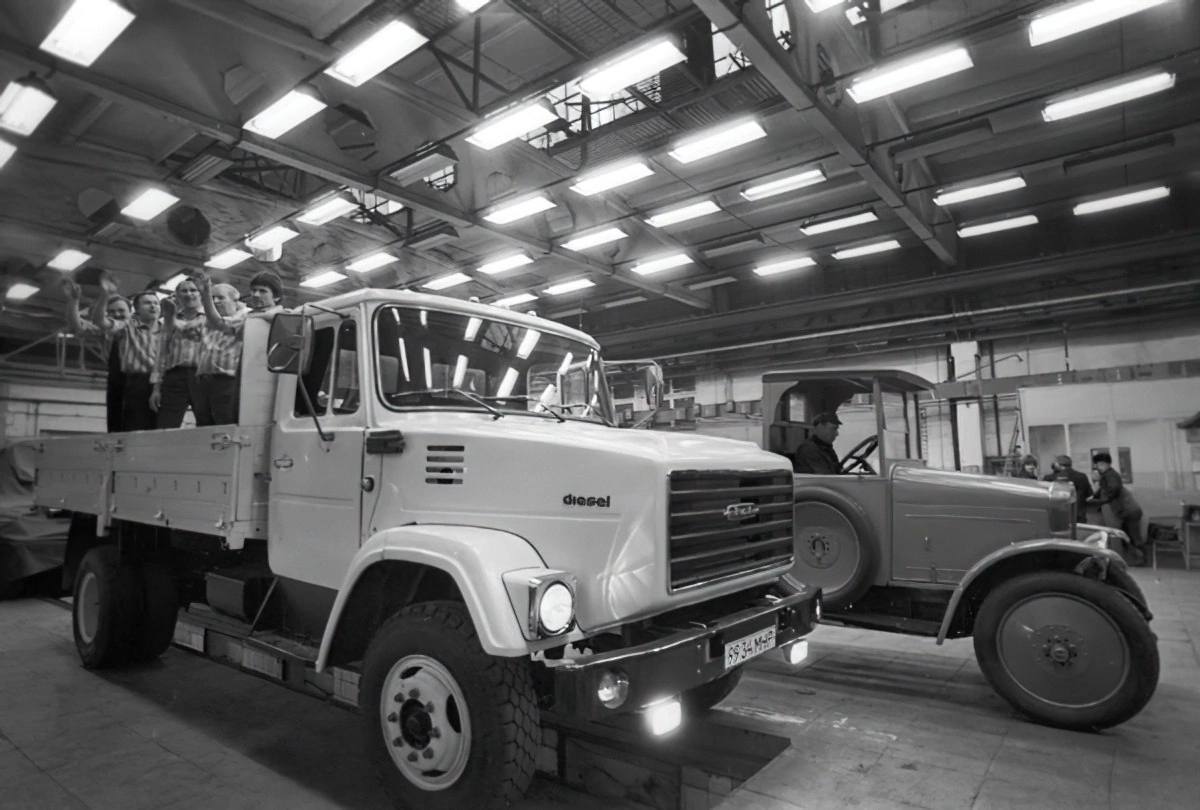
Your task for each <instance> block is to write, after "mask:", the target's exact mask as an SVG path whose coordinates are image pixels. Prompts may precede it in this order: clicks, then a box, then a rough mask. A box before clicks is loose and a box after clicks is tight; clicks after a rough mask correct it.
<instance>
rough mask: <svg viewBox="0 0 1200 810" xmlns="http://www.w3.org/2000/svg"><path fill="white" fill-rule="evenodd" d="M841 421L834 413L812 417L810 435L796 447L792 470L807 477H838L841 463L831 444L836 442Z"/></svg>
mask: <svg viewBox="0 0 1200 810" xmlns="http://www.w3.org/2000/svg"><path fill="white" fill-rule="evenodd" d="M841 424H842V420H841V419H838V416H837V414H836V413H819V414H817V415H816V416H815V417H813V421H812V433H810V434H809V435H808V438H806V439H805V440H804V441H802V442H800V444H799V445H797V446H796V452H795V453H794V454H793V455H792V469H793V470H794V471H795V472H797V473H803V474H807V475H840V474H841V472H842V463H841V462H840V461H839V460H838V455H837V451H836V450H834V449H833V443H834V442H835V441H837V437H838V428H839V427H841Z"/></svg>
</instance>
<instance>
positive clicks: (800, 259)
mask: <svg viewBox="0 0 1200 810" xmlns="http://www.w3.org/2000/svg"><path fill="white" fill-rule="evenodd" d="M815 264H816V261H814V260H813V259H812V258H811V257H809V256H796V257H794V258H791V259H783V260H782V261H778V262H771V263H770V264H760V265H759V266H758V267H755V268H754V274H755V275H756V276H777V275H779V274H780V273H786V272H788V271H789V270H799V269H800V268H801V267H812V266H814V265H815Z"/></svg>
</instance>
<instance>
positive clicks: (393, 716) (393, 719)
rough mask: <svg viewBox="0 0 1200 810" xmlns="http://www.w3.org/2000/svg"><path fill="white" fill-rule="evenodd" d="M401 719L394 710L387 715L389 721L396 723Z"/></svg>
mask: <svg viewBox="0 0 1200 810" xmlns="http://www.w3.org/2000/svg"><path fill="white" fill-rule="evenodd" d="M399 719H400V715H398V714H396V713H395V712H392V713H391V714H389V715H388V717H387V721H388V722H389V723H395V722H396V721H397V720H399Z"/></svg>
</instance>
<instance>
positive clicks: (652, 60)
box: [579, 39, 687, 98]
mask: <svg viewBox="0 0 1200 810" xmlns="http://www.w3.org/2000/svg"><path fill="white" fill-rule="evenodd" d="M685 59H687V57H686V56H685V55H684V53H683V51H681V50H679V48H677V47H676V46H675V43H674V42H672V41H671V40H669V39H657V40H654V41H653V42H648V43H646V44H645V45H642V46H640V47H638V48H634V49H633V50H630V51H626V52H625V53H622V54H620V55H618V56H615V57H613V58H612V59H610V60H608V61H607V62H605V63H604V64H603V65H601V66H600V67H598V68H596V69H595V70H594V71H592V72H590V73H588V74H587V75H586V76H584V77H583V78H582V79H580V80H579V89H580V91H581V92H582V93H583V94H584V95H585V96H588V97H589V98H609V97H610V96H612V95H613V94H614V93H616V92H617V91H619V90H622V89H624V88H626V87H628V86H629V85H631V84H637V83H638V82H640V81H642V80H643V79H648V78H650V77H651V76H655V75H657V74H659V73H661V72H662V71H664V70H666V69H667V68H669V67H671V65H677V64H679V63H680V62H682V61H684V60H685Z"/></svg>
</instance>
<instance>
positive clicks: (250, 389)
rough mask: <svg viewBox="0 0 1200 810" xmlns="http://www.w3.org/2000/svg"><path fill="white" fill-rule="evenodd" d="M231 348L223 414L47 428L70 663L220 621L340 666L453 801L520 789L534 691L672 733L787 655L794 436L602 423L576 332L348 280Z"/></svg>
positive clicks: (43, 477) (578, 708) (252, 660)
mask: <svg viewBox="0 0 1200 810" xmlns="http://www.w3.org/2000/svg"><path fill="white" fill-rule="evenodd" d="M241 368H242V390H241V403H240V419H239V422H238V424H236V425H224V426H218V427H197V428H182V429H178V430H164V431H146V432H140V433H126V434H111V435H107V436H102V437H82V438H64V439H49V440H45V441H43V442H41V444H40V448H39V451H40V459H39V471H38V491H37V500H38V503H40V504H42V505H46V506H54V507H58V508H63V509H68V510H73V511H74V512H75V513H76V517H77V519H76V522H75V524H74V525H73V530H72V534H71V538H70V541H69V549H68V568H69V569H70V570H69V574H71V575H72V576H73V580H74V593H75V609H74V625H75V638H76V643H77V646H78V648H79V652H80V655H81V657H82V659H83V661H84V664H85V665H86V666H111V665H120V664H124V663H128V662H131V661H136V660H144V659H146V658H151V657H154V656H156V655H158V654H159V653H161V652H162V651H163V650H164V649H165V647H166V646H167V645H168V644H169V643H170V641H171V640H172V638H177V639H179V638H181V635H180V631H181V628H184V629H185V632H184V633H183V636H184V637H186V638H184V642H185V643H186V645H187V646H192V647H193V648H195V649H199V650H201V651H205V650H206V645H205V643H204V641H203V635H201V636H200V641H198V642H197V641H196V636H195V635H194V633H195V632H196V628H201V631H203V628H205V627H206V626H207V627H209V628H210V629H211V628H213V627H215V626H216V625H215V624H214V623H219V624H220V626H221V628H223V632H225V633H229V632H231V631H230V630H229V628H231V627H232V628H235V629H236V632H238V633H240V634H241V637H242V643H243V648H244V649H243V657H242V663H243V665H244V666H247V667H248V668H250V669H254V670H255V671H260V672H263V671H266V670H267V669H271V667H267V666H265V665H264V664H263V663H262V662H263V661H264V656H266V659H267V660H268V663H269V662H270V661H271V660H274V661H279V662H282V663H280V664H279V666H278V667H277V668H276V669H275V671H274V677H277V678H279V679H281V680H284V681H285V682H289V683H293V684H299V685H301V686H306V685H307V686H312V685H314V684H316V685H318V688H320V686H319V685H320V684H322V683H328V681H322V680H321V678H320V677H317V676H319V675H320V674H322V673H329V672H333V673H334V675H335V677H334V678H333V679H332V681H333V690H332V691H331V694H332V695H333V696H335V697H336V696H338V691H337V687H339V686H343V685H344V684H346V683H350V684H357V698H356V700H357V704H358V707H359V709H360V710H361V713H362V716H363V722H364V729H365V734H366V740H367V745H368V750H369V751H370V754H371V756H372V758H373V759H374V761H375V763H376V764H377V766H378V770H379V773H380V775H381V778H382V780H383V782H384V785H385V787H386V788H387V790H388V793H389V795H390V796H391V797H392V798H393V800H394V801H395V802H396V803H397V805H398V806H404V807H412V808H418V807H419V808H461V807H465V806H486V807H490V806H493V805H495V806H501V805H503V804H504V803H505V802H508V801H511V800H513V799H515V798H516V797H517V796H518V795H519V794H520V793H521V791H523V790H524V788H525V787H526V786H527V785H528V783H529V779H530V776H531V774H532V771H533V764H534V755H535V753H536V750H537V745H538V739H539V726H538V716H539V712H540V711H544V710H551V711H554V712H556V713H560V714H566V715H572V716H576V717H581V718H585V719H587V718H605V717H609V716H613V715H616V714H620V713H629V712H641V713H643V714H645V716H646V719H647V721H648V724H649V726H650V728H651V730H652V731H655V732H665V731H668V730H670V729H672V728H674V727H675V726H676V725H678V723H679V721H680V712H681V709H682V708H686V707H688V706H691V707H697V706H700V707H704V706H708V705H711V704H712V703H715V702H716V701H718V700H720V699H721V698H722V697H724V696H725V695H726V694H728V692H729V691H730V690H731V689H732V688H733V687H734V686H735V685H736V683H737V680H738V677H739V675H740V672H741V666H742V664H743V663H744V662H745V661H747V660H749V659H751V658H753V657H754V656H757V655H759V654H762V653H764V652H767V651H768V650H771V649H774V648H779V649H781V650H782V651H783V653H784V656H785V658H786V659H788V660H790V661H792V662H793V663H798V662H799V661H800V660H801V659H802V658H803V656H804V650H805V648H804V641H803V637H804V636H805V635H806V634H807V633H808V632H809V631H810V630H811V629H812V627H813V625H814V623H815V622H816V621H817V620H818V617H819V612H820V601H819V600H820V597H819V592H818V590H817V589H814V588H809V587H807V586H803V585H799V586H795V587H792V588H790V589H789V592H788V593H787V594H785V595H780V594H778V593H776V591H775V585H776V583H777V581H778V580H779V578H780V576H781V575H782V574H783V573H784V572H786V571H788V570H790V569H791V567H792V564H793V539H794V538H793V532H792V521H793V512H792V474H791V470H790V469H789V468H788V466H787V463H786V462H785V461H784V460H783V459H781V458H780V457H779V456H777V455H774V454H772V453H767V452H764V451H762V450H760V449H758V448H755V447H753V446H750V445H746V444H744V443H738V442H730V441H724V440H719V439H713V438H710V437H702V436H671V435H665V434H646V433H642V432H632V431H623V430H619V429H616V428H615V427H613V412H612V403H611V396H610V392H609V389H608V384H607V381H606V378H605V374H604V373H603V366H602V360H601V356H600V348H599V346H598V345H597V344H596V342H595V341H594V340H592V339H591V338H590V337H588V336H587V335H585V334H583V333H581V332H578V331H575V330H573V329H570V328H567V327H565V326H562V325H560V324H558V323H555V322H552V321H548V320H544V319H541V318H538V317H535V316H532V315H525V314H519V313H515V312H511V311H509V310H504V309H498V308H495V307H490V306H485V305H480V304H476V303H471V302H465V301H459V300H455V299H450V298H444V297H440V296H428V295H420V294H415V293H409V292H396V291H384V290H360V291H357V292H353V293H349V294H346V295H342V296H338V297H335V298H331V299H328V300H325V301H322V302H320V303H319V304H314V305H308V306H304V307H301V308H299V309H298V310H296V311H294V312H289V313H280V314H277V315H275V316H274V317H273V319H267V318H266V317H262V316H255V317H251V318H250V319H248V321H247V324H246V327H245V342H244V350H243V358H242V366H241ZM180 607H182V608H183V610H182V611H179V610H178V609H179V608H180ZM177 612H178V623H177ZM206 623H207V624H206ZM188 639H190V641H188ZM209 646H211V645H209ZM256 662H257V663H256ZM272 666H273V665H272ZM306 688H307V687H306ZM341 694H342V697H343V698H344V697H345V693H344V691H343V692H342V693H341Z"/></svg>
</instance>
